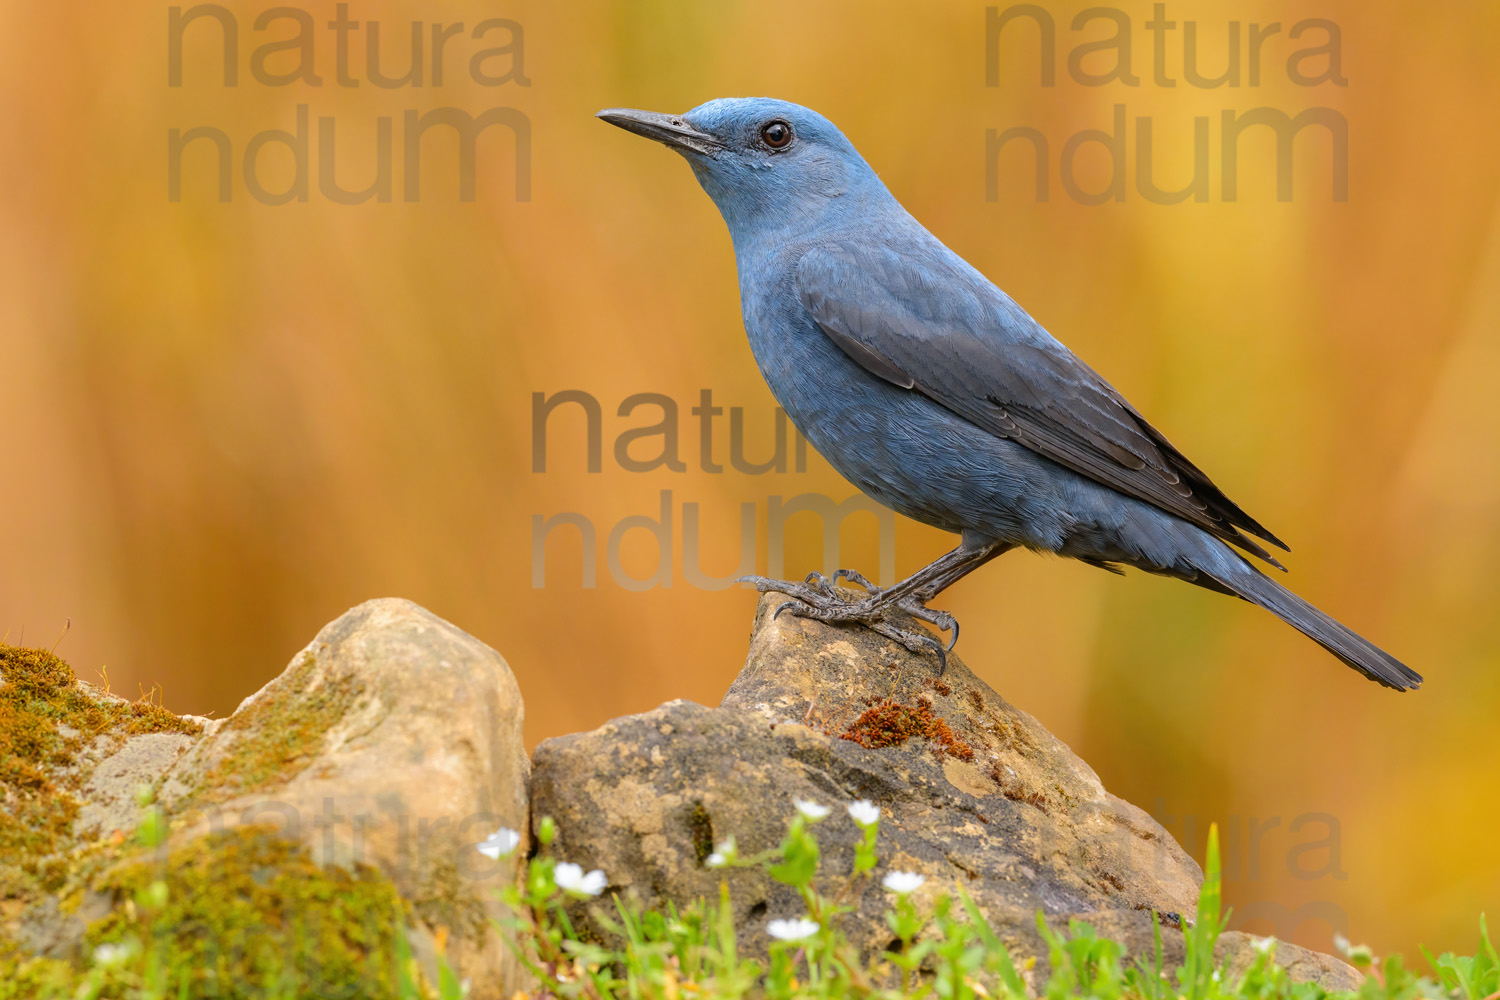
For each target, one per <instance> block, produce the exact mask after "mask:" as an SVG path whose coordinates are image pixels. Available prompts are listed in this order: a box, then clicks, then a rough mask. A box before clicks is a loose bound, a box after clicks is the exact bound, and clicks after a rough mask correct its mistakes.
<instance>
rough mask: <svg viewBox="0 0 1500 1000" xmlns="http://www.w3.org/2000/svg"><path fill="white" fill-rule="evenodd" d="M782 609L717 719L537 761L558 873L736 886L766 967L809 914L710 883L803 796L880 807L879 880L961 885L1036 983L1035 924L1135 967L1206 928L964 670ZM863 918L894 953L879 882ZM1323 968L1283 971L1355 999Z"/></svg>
mask: <svg viewBox="0 0 1500 1000" xmlns="http://www.w3.org/2000/svg"><path fill="white" fill-rule="evenodd" d="M782 600H784V598H781V597H780V596H779V595H774V594H772V595H766V596H765V597H764V598H763V599H762V601H761V603H760V606H759V609H758V611H757V617H756V623H755V630H754V634H753V637H752V639H751V644H750V652H749V656H748V658H747V660H746V663H745V667H744V669H743V671H742V672H741V673H740V675H739V677H738V678H737V679H736V680H735V682H734V683H733V685H732V686H731V687H730V689H729V691H728V693H727V694H726V695H725V697H724V699H723V702H722V703H721V704H720V706H719V707H718V708H706V707H703V706H700V705H695V704H691V703H689V702H682V701H677V702H670V703H668V704H666V705H663V706H662V707H660V708H658V709H656V710H655V711H652V712H647V713H644V714H642V715H635V716H629V717H626V718H621V719H616V720H614V721H612V722H610V723H608V724H606V725H605V726H603V727H601V728H599V729H597V730H595V731H593V732H590V733H580V734H574V735H571V736H565V737H561V738H559V739H553V740H547V741H545V742H543V743H542V744H541V746H539V747H538V748H537V751H536V755H535V759H534V762H533V771H532V815H533V818H534V819H540V818H541V817H543V816H551V817H552V818H553V819H554V820H555V821H556V823H557V824H558V834H559V835H558V850H559V854H560V856H562V857H566V858H567V859H568V860H571V861H575V862H577V863H580V864H582V865H584V866H585V867H586V868H595V867H597V868H602V869H603V870H604V871H605V873H606V874H607V875H608V876H609V877H610V880H611V885H612V887H613V888H614V889H616V890H620V891H625V892H629V893H634V894H636V895H637V896H638V897H639V898H640V899H641V901H642V902H644V903H646V904H648V905H656V904H661V903H664V902H666V901H668V900H671V901H676V902H678V903H681V902H683V901H686V900H690V899H693V898H697V897H707V898H715V897H716V896H717V894H718V887H719V883H720V879H721V877H727V879H728V883H729V887H730V891H731V893H732V898H733V905H734V908H735V920H736V923H737V925H738V926H739V927H741V928H742V931H743V932H744V935H743V938H742V939H748V940H749V942H750V945H751V947H754V948H760V949H763V948H764V947H765V946H766V944H767V938H766V935H765V930H764V928H765V924H766V921H767V920H768V919H773V918H780V917H792V916H796V915H799V914H800V913H801V912H802V909H803V908H802V904H801V902H800V900H799V899H798V898H797V897H796V896H795V894H794V893H793V892H792V891H791V890H790V889H789V888H787V887H785V886H782V885H780V884H778V883H776V882H774V881H772V880H770V879H769V878H768V877H767V876H765V875H764V874H763V873H762V872H761V871H760V870H759V869H748V868H737V869H731V870H729V871H728V872H727V875H723V874H722V873H720V872H718V871H714V870H710V869H707V868H705V867H704V864H703V862H704V860H705V859H706V858H707V856H708V854H709V853H710V852H711V851H712V849H713V846H714V844H715V843H716V842H717V841H719V840H721V839H722V838H724V837H726V836H728V835H730V834H733V835H734V836H735V838H736V840H737V842H738V846H739V850H740V852H741V853H742V854H749V853H754V852H757V851H760V850H764V849H766V848H770V847H774V846H775V845H776V844H777V843H778V842H779V841H780V839H781V836H782V834H783V832H784V831H785V828H786V824H787V821H788V819H789V818H790V816H791V814H792V811H793V805H792V800H793V799H794V798H803V799H811V800H814V801H818V802H821V803H824V804H827V805H832V806H836V807H837V806H842V805H844V804H847V803H848V802H850V801H852V800H855V799H869V800H871V801H873V802H874V803H875V804H876V805H878V806H879V807H880V808H881V811H882V819H881V827H880V840H879V845H878V847H879V852H880V857H881V863H882V865H883V866H886V867H889V868H894V869H901V870H906V871H914V872H920V873H922V874H924V875H926V876H928V881H927V883H926V885H924V886H923V887H922V889H921V890H919V893H918V899H919V901H924V897H925V900H928V901H930V899H931V897H933V896H935V895H936V894H937V893H939V892H944V891H946V892H949V893H952V892H953V891H954V890H955V889H956V888H958V887H962V888H963V889H964V890H965V891H966V892H968V893H969V894H970V895H971V896H972V897H973V898H974V899H975V901H976V902H977V903H978V904H979V906H980V908H981V909H982V910H983V911H984V912H985V913H986V915H987V917H988V918H989V920H990V922H991V924H992V925H993V926H994V928H995V930H996V932H997V933H998V934H999V935H1000V937H1001V938H1002V940H1005V941H1006V942H1007V943H1008V944H1009V945H1010V947H1011V948H1012V949H1013V951H1014V952H1015V953H1017V954H1020V955H1030V956H1038V957H1039V959H1040V961H1039V963H1038V970H1040V973H1034V974H1044V973H1045V967H1046V963H1045V957H1046V949H1045V947H1044V946H1043V943H1042V941H1041V939H1040V936H1039V935H1038V934H1037V932H1036V928H1035V923H1034V914H1035V913H1036V912H1037V911H1038V910H1041V911H1042V912H1043V913H1045V914H1046V916H1047V918H1048V920H1049V921H1050V922H1051V923H1053V924H1055V925H1059V926H1062V925H1065V924H1066V922H1067V920H1068V919H1070V918H1075V917H1076V918H1080V919H1084V920H1088V921H1089V922H1091V923H1092V924H1094V926H1095V927H1096V928H1098V929H1099V930H1100V931H1101V933H1105V934H1109V935H1111V936H1114V937H1116V938H1118V939H1120V940H1121V941H1123V942H1124V943H1125V945H1126V947H1127V949H1128V950H1129V951H1131V952H1132V953H1135V954H1144V953H1145V952H1146V950H1147V948H1148V947H1149V945H1150V942H1151V912H1152V911H1156V912H1157V913H1158V914H1160V915H1162V917H1164V918H1165V922H1166V923H1168V924H1169V925H1170V924H1172V923H1175V922H1176V921H1177V919H1178V916H1179V915H1184V914H1186V915H1191V914H1192V913H1193V912H1194V910H1195V909H1196V905H1197V897H1198V890H1199V887H1200V885H1201V882H1202V873H1201V871H1200V870H1199V868H1198V866H1197V864H1196V863H1195V862H1194V861H1193V860H1192V858H1190V857H1189V856H1188V855H1187V853H1186V852H1185V851H1183V850H1182V848H1181V847H1180V846H1178V844H1177V843H1176V841H1175V840H1173V839H1172V837H1171V836H1170V835H1169V834H1168V833H1167V832H1166V831H1165V830H1163V829H1162V828H1161V826H1160V825H1159V824H1157V823H1156V822H1155V821H1154V820H1152V819H1151V817H1150V816H1148V815H1147V814H1146V813H1144V812H1142V811H1141V810H1140V809H1137V808H1136V807H1135V806H1132V805H1130V804H1129V803H1127V802H1124V801H1122V800H1121V799H1119V798H1117V797H1116V796H1114V795H1111V794H1109V792H1107V791H1106V790H1105V789H1104V787H1103V785H1102V784H1101V783H1100V781H1099V778H1098V776H1097V775H1095V774H1094V772H1093V770H1092V769H1090V768H1089V766H1088V765H1087V764H1085V763H1084V762H1083V761H1082V760H1080V759H1079V758H1078V757H1077V755H1075V754H1074V753H1072V752H1071V751H1070V750H1069V749H1068V748H1067V747H1066V746H1065V745H1064V744H1063V743H1062V742H1061V741H1060V740H1058V739H1057V738H1056V737H1054V736H1052V735H1051V734H1050V733H1048V732H1047V731H1046V730H1045V729H1044V728H1043V727H1042V726H1041V725H1040V724H1039V723H1038V722H1037V721H1036V720H1035V719H1033V718H1032V717H1031V716H1029V715H1027V714H1026V713H1025V712H1022V711H1020V710H1018V709H1016V708H1014V707H1013V706H1011V705H1009V704H1008V703H1006V702H1005V700H1004V699H1003V698H1001V697H1000V696H999V695H998V694H996V693H995V692H994V691H993V690H992V689H991V688H990V687H989V686H988V685H986V684H985V683H984V682H983V681H981V680H979V679H978V678H977V677H975V676H974V674H973V673H971V672H970V671H969V670H968V668H967V667H965V666H964V664H963V663H962V661H960V660H959V659H958V658H957V657H955V656H951V655H950V656H949V658H948V667H947V670H946V672H945V673H944V674H943V675H942V676H941V677H940V676H938V674H937V671H936V666H937V663H936V660H935V658H934V657H932V656H931V655H930V654H926V655H917V654H913V653H911V652H909V651H907V650H906V649H904V648H902V647H900V646H897V645H895V644H893V643H890V642H888V641H887V640H885V639H883V638H882V637H880V636H878V635H876V634H875V633H873V632H870V631H869V630H867V629H863V628H855V627H836V626H829V625H825V624H823V623H820V622H816V621H812V620H808V619H802V618H793V617H790V616H783V617H782V618H781V619H779V620H772V618H771V612H772V610H773V609H774V608H775V607H776V606H777V605H778V604H780V603H781V601H782ZM817 832H818V837H819V841H820V844H821V845H822V848H823V855H824V868H823V871H824V872H825V873H828V872H832V873H836V874H837V873H844V872H848V871H849V870H850V868H851V864H852V857H853V847H854V844H855V842H856V839H857V836H858V831H857V828H856V827H855V825H854V823H853V822H852V821H851V820H850V819H849V818H848V817H847V816H846V815H844V813H843V811H842V809H836V811H835V812H834V813H833V815H832V816H831V817H830V818H829V819H827V820H826V821H825V822H823V823H822V824H821V825H820V826H819V827H818V828H817ZM850 902H851V905H853V906H854V907H855V910H856V912H855V913H852V914H850V915H849V916H847V917H845V918H844V924H843V928H844V930H845V931H846V933H848V934H849V936H850V938H851V940H853V941H854V942H855V943H856V944H857V945H858V946H859V947H860V948H861V950H862V951H864V952H866V953H869V952H873V951H875V950H878V949H883V948H884V947H886V946H887V945H888V943H889V938H890V934H889V932H888V931H887V929H886V927H885V923H884V921H883V919H882V913H883V912H884V909H885V907H886V904H887V900H886V898H885V894H884V893H883V891H882V890H881V889H880V887H879V885H878V884H877V883H876V882H875V881H874V880H867V881H865V882H864V883H863V884H862V885H861V886H860V887H859V888H858V889H857V891H856V895H855V896H854V897H853V898H852V899H851V901H850ZM595 930H596V932H599V933H602V929H600V928H595ZM1164 937H1165V938H1166V950H1167V959H1168V961H1169V962H1170V961H1173V960H1180V957H1181V953H1182V940H1181V935H1180V933H1178V932H1176V931H1174V930H1171V929H1170V927H1168V928H1167V930H1166V933H1165V935H1164ZM1241 939H1243V936H1242V935H1241V936H1239V937H1238V938H1236V937H1234V936H1226V940H1225V945H1224V947H1225V948H1226V954H1228V953H1239V952H1241V951H1245V952H1248V948H1249V943H1248V939H1243V940H1241ZM1311 954H1312V953H1305V955H1304V953H1303V952H1302V949H1296V948H1293V947H1292V946H1289V945H1283V946H1282V949H1281V952H1280V957H1281V958H1282V960H1283V961H1284V962H1286V963H1288V964H1289V965H1291V966H1292V967H1293V968H1294V970H1296V971H1299V972H1303V973H1305V974H1306V975H1307V976H1308V977H1309V978H1315V979H1318V980H1319V981H1320V982H1325V983H1326V984H1329V985H1332V984H1333V983H1335V982H1337V983H1339V984H1340V985H1346V984H1347V983H1348V982H1349V981H1350V980H1349V979H1348V978H1347V976H1345V975H1344V972H1345V971H1346V972H1347V973H1348V974H1349V975H1352V976H1354V981H1357V978H1358V977H1357V973H1354V971H1353V970H1352V969H1349V968H1348V967H1347V966H1343V965H1342V963H1336V962H1334V960H1332V959H1327V960H1326V962H1324V963H1322V964H1320V963H1319V962H1318V961H1315V960H1311V959H1308V958H1306V956H1308V955H1311ZM1318 958H1319V959H1326V956H1318ZM1335 966H1337V968H1335Z"/></svg>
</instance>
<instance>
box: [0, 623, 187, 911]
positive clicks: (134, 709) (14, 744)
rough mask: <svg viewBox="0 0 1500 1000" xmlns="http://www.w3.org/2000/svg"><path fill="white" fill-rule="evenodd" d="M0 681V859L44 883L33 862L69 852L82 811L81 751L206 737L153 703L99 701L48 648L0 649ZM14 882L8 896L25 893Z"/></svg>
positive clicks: (7, 886) (7, 888) (9, 885)
mask: <svg viewBox="0 0 1500 1000" xmlns="http://www.w3.org/2000/svg"><path fill="white" fill-rule="evenodd" d="M0 679H3V683H0V801H3V802H4V803H5V808H4V809H3V810H0V856H3V857H4V858H5V860H6V862H7V863H8V864H9V865H10V866H11V867H12V868H14V869H17V870H20V871H23V872H26V873H27V876H28V878H31V879H41V881H42V882H43V883H45V882H46V878H45V873H42V872H39V871H37V869H36V861H37V859H39V858H43V857H45V856H47V855H55V854H57V853H59V852H60V851H62V850H63V849H64V848H65V847H67V846H68V840H69V831H70V830H71V828H72V825H73V819H74V817H75V816H76V815H77V812H78V802H77V800H76V799H75V798H74V796H73V794H72V792H73V790H74V788H75V786H76V785H77V783H78V782H79V781H80V780H82V778H83V777H84V775H81V774H79V773H78V771H77V770H76V769H74V768H73V765H74V763H75V762H76V759H77V754H78V752H79V751H80V750H82V749H83V748H84V747H86V746H88V745H89V744H90V743H91V742H93V741H94V740H95V739H96V738H98V737H99V736H106V735H107V736H115V737H118V738H121V739H123V738H124V737H127V736H134V735H137V734H140V733H159V732H177V733H190V734H195V735H196V734H197V733H200V732H202V731H203V727H202V726H201V725H199V724H198V723H196V722H193V721H191V720H189V719H183V718H180V717H179V716H176V715H173V714H172V713H171V712H169V711H167V710H166V709H165V708H163V707H162V706H161V705H159V704H156V703H155V702H153V701H151V700H149V699H142V700H141V701H136V702H128V701H120V700H116V699H110V698H102V697H99V696H98V695H96V694H94V693H92V692H91V691H90V690H89V689H88V688H87V687H86V686H84V685H81V684H79V683H78V680H77V678H76V677H75V676H74V675H73V670H72V668H71V667H69V666H68V665H67V663H65V662H63V661H62V660H60V659H59V658H57V657H56V656H54V655H53V654H52V653H50V652H48V651H47V650H44V649H25V648H22V647H19V646H8V645H3V644H0ZM16 881H17V879H16V877H15V876H14V874H13V873H12V875H11V876H8V877H6V878H5V879H4V880H3V883H4V891H3V895H7V896H13V895H19V894H24V892H23V890H24V887H22V886H19V885H17V884H14V883H16Z"/></svg>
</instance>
